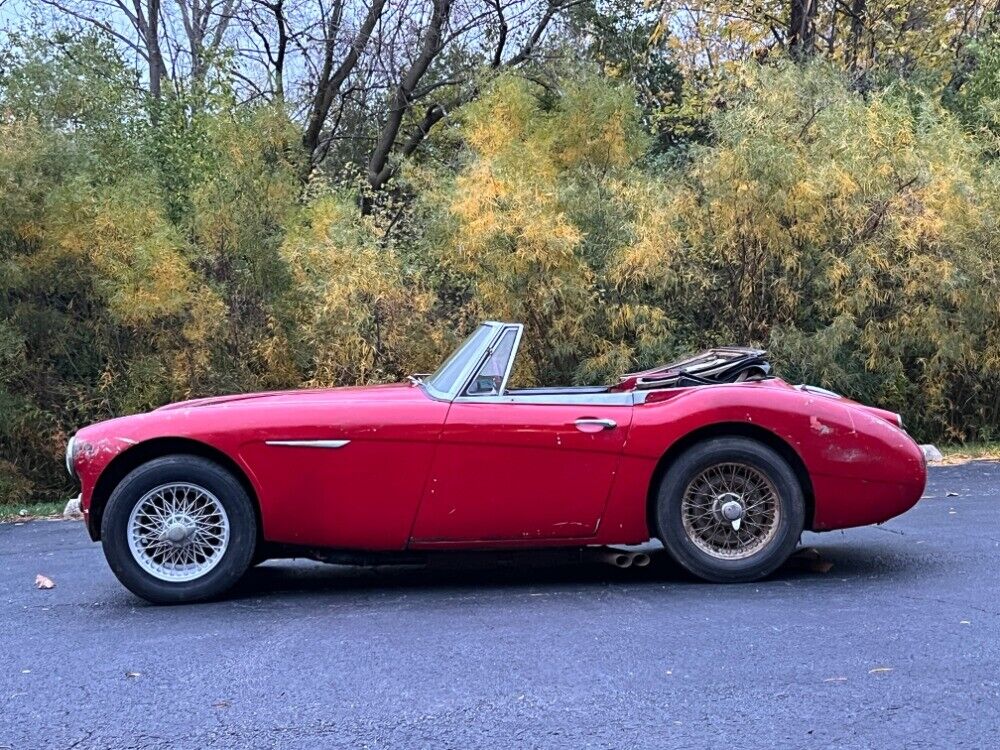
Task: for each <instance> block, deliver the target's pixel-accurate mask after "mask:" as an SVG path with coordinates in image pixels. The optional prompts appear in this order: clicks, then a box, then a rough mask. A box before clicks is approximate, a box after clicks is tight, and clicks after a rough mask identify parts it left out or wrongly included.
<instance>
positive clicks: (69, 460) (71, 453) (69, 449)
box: [66, 435, 76, 479]
mask: <svg viewBox="0 0 1000 750" xmlns="http://www.w3.org/2000/svg"><path fill="white" fill-rule="evenodd" d="M75 458H76V435H74V436H73V437H71V438H70V439H69V442H68V443H66V471H68V472H69V475H70V476H71V477H73V478H74V479H76V467H75V466H74V459H75Z"/></svg>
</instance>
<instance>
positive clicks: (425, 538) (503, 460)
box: [411, 328, 632, 546]
mask: <svg viewBox="0 0 1000 750" xmlns="http://www.w3.org/2000/svg"><path fill="white" fill-rule="evenodd" d="M508 337H512V338H513V341H511V340H510V338H508ZM519 337H520V329H519V328H517V329H514V328H511V329H510V331H509V332H507V331H505V332H504V334H503V336H502V337H501V338H500V339H499V342H498V344H497V346H496V347H495V349H494V351H492V352H491V356H490V357H489V358H488V359H487V361H486V362H485V364H484V365H483V367H482V368H480V370H479V371H478V372H477V373H476V375H474V376H473V378H472V379H471V380H470V385H469V386H468V387H467V388H466V389H465V391H463V392H462V394H461V395H459V396H458V397H457V398H456V399H455V400H454V402H453V403H452V405H451V408H450V410H449V411H448V416H447V418H446V420H445V425H444V429H443V431H442V434H441V438H440V442H439V445H438V449H437V451H436V453H435V458H434V462H433V465H432V469H431V474H430V477H429V480H428V485H427V487H426V489H425V491H424V495H423V499H422V501H421V505H420V510H419V512H418V514H417V519H416V522H415V524H414V528H413V533H412V538H411V544H412V545H414V546H421V545H429V544H454V543H463V542H466V543H467V542H477V541H495V542H519V543H525V544H530V543H533V542H534V543H537V542H538V541H539V540H566V539H586V538H589V537H592V536H594V535H595V534H596V533H597V528H598V524H599V523H600V519H601V514H602V512H603V510H604V506H605V502H606V500H607V497H608V494H609V492H610V489H611V484H612V482H613V480H614V476H615V472H616V469H617V467H618V462H619V459H620V456H621V453H622V450H623V448H624V445H625V438H626V436H627V435H628V430H629V426H630V424H631V418H632V406H631V399H630V397H629V395H628V394H603V393H598V394H577V393H567V394H559V393H539V394H535V395H507V394H505V391H504V386H505V384H506V379H507V377H508V376H509V372H510V365H511V363H512V360H513V356H514V353H515V351H516V343H517V339H518V338H519ZM508 343H510V346H508ZM505 353H507V359H504V358H503V356H502V355H504V354H505Z"/></svg>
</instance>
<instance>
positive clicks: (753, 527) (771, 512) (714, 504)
mask: <svg viewBox="0 0 1000 750" xmlns="http://www.w3.org/2000/svg"><path fill="white" fill-rule="evenodd" d="M681 516H682V518H683V522H684V532H685V533H686V534H687V536H688V538H689V539H690V540H691V541H692V542H693V543H694V544H695V545H696V546H697V547H698V548H699V549H700V550H702V551H703V552H705V553H707V554H708V555H711V556H712V557H714V558H717V559H721V560H743V559H745V558H748V557H750V556H752V555H754V554H756V553H758V552H760V551H761V550H762V549H764V548H765V547H766V546H767V545H768V544H769V543H770V542H771V540H772V539H774V537H775V536H776V534H777V532H778V525H779V521H780V518H781V503H780V499H779V496H778V491H777V490H776V489H775V487H774V484H773V483H772V482H771V480H770V479H768V477H767V476H766V475H765V474H764V473H763V472H761V471H760V470H758V469H756V468H754V467H753V466H750V465H749V464H746V463H737V462H727V463H718V464H714V465H712V466H709V467H708V468H707V469H704V470H703V471H701V472H700V473H699V474H697V475H696V476H695V477H694V478H693V479H692V480H691V481H690V482H689V483H688V485H687V487H686V488H685V490H684V494H683V497H682V499H681Z"/></svg>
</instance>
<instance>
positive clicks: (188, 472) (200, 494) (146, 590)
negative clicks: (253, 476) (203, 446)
mask: <svg viewBox="0 0 1000 750" xmlns="http://www.w3.org/2000/svg"><path fill="white" fill-rule="evenodd" d="M101 540H102V545H103V547H104V556H105V557H106V558H107V561H108V564H109V565H110V566H111V570H112V572H114V574H115V575H116V576H117V577H118V580H119V581H121V582H122V584H123V585H124V586H125V587H126V588H128V589H129V590H130V591H131V592H132V593H134V594H136V595H137V596H140V597H142V598H143V599H146V600H147V601H149V602H152V603H154V604H177V603H182V602H197V601H204V600H207V599H213V598H216V597H218V596H220V595H221V594H223V593H225V592H226V591H227V590H229V589H230V588H231V587H232V586H233V585H234V584H235V583H236V582H237V581H238V580H239V579H240V578H241V577H242V576H243V574H244V573H245V572H246V570H247V568H248V567H249V566H250V561H251V560H252V559H253V555H254V549H255V547H256V541H257V520H256V516H255V514H254V509H253V504H252V501H251V500H250V498H249V496H248V495H247V493H246V490H245V489H244V488H243V486H242V485H241V484H240V483H239V481H237V480H236V478H235V477H234V476H233V475H232V474H230V473H229V472H228V471H226V470H225V469H223V468H222V467H220V466H219V465H218V464H216V463H214V462H212V461H209V460H207V459H204V458H201V457H199V456H187V455H176V456H165V457H163V458H157V459H154V460H152V461H150V462H148V463H145V464H143V465H142V466H140V467H138V468H137V469H135V470H133V471H132V472H131V473H130V474H128V475H127V476H126V477H125V478H124V479H123V480H122V481H121V482H120V483H119V485H118V486H117V487H116V488H115V489H114V491H113V492H112V493H111V497H110V498H109V500H108V505H107V508H106V509H105V511H104V516H103V519H102V522H101Z"/></svg>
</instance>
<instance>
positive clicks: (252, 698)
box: [0, 462, 1000, 750]
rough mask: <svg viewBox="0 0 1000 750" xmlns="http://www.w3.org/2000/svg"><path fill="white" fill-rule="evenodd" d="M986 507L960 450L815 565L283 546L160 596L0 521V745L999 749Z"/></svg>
mask: <svg viewBox="0 0 1000 750" xmlns="http://www.w3.org/2000/svg"><path fill="white" fill-rule="evenodd" d="M951 493H956V494H954V495H952V494H951ZM998 519H1000V464H998V463H984V462H976V463H969V464H965V465H961V466H952V467H943V468H934V469H932V470H931V478H930V483H929V486H928V490H927V493H926V495H925V498H924V499H923V500H922V501H921V502H920V503H919V504H918V505H917V507H916V508H915V509H913V510H912V511H910V512H909V513H907V514H905V515H904V516H902V517H900V518H898V519H895V520H893V521H890V522H889V523H887V524H885V525H884V526H881V527H877V528H865V529H857V530H851V531H847V532H835V533H830V534H823V535H815V534H807V535H806V537H805V538H804V539H803V542H804V544H805V546H807V547H813V548H816V549H817V550H818V551H819V553H820V555H821V561H823V562H827V563H832V567H831V568H829V570H827V571H826V572H823V571H824V570H825V569H826V567H827V566H826V565H823V564H819V563H818V562H817V561H816V560H815V559H814V558H812V557H811V556H808V555H805V556H800V557H798V558H796V559H794V560H793V561H791V562H790V563H789V564H788V565H786V566H785V567H784V568H783V569H782V570H781V571H780V572H779V573H778V574H777V575H775V576H774V577H772V578H771V579H769V580H767V581H765V582H762V583H759V584H752V585H733V586H714V585H707V584H702V583H699V582H696V581H693V580H691V579H690V578H687V577H685V576H684V575H682V574H681V573H680V572H678V571H677V570H675V569H674V568H672V567H671V566H669V565H667V564H664V563H659V564H656V565H654V566H651V567H650V568H647V569H644V570H634V569H633V570H626V571H618V570H615V569H611V568H606V567H601V566H595V565H592V564H574V565H563V566H556V567H547V568H541V567H536V566H533V565H530V564H528V563H527V562H524V563H523V564H519V565H516V566H514V567H505V568H501V569H489V568H487V569H483V570H474V569H469V568H467V567H465V566H458V567H455V568H452V569H445V570H441V569H435V570H423V569H393V570H390V569H384V568H383V569H379V570H375V571H372V570H359V569H352V568H345V567H334V566H323V565H318V564H313V563H308V562H301V561H298V562H296V561H283V562H271V563H267V564H265V565H263V566H261V567H260V568H257V569H255V570H253V571H251V572H250V574H249V575H248V577H247V579H246V580H245V582H244V583H243V584H242V585H241V586H240V588H239V590H238V591H237V592H236V594H235V595H234V596H233V597H232V598H230V599H228V600H226V601H222V602H217V603H212V604H202V605H190V606H181V607H153V606H149V605H146V604H144V603H143V602H141V601H140V600H138V599H136V598H134V597H133V596H132V595H131V594H129V593H128V592H127V591H126V590H125V589H123V588H122V587H121V586H120V585H119V584H118V583H117V581H116V580H115V579H114V577H113V576H112V574H111V572H110V571H109V570H108V568H107V566H106V564H105V562H104V558H103V556H102V554H101V550H100V547H99V545H95V544H91V543H90V541H89V540H88V538H87V536H86V533H85V531H84V529H83V528H82V526H81V525H80V524H79V523H74V522H45V521H39V522H31V523H26V524H22V525H10V524H7V525H0V748H2V749H3V750H6V749H7V748H10V749H12V750H13V749H15V748H16V749H17V750H22V749H31V748H45V749H46V750H47V749H49V748H54V749H57V750H58V749H61V748H65V749H67V750H68V749H69V748H74V749H77V750H82V749H86V748H157V749H163V750H166V749H168V748H169V749H171V750H172V749H174V748H185V749H186V748H192V749H197V750H201V749H203V748H283V749H284V748H289V749H290V748H340V747H345V748H347V747H349V748H423V747H435V748H437V747H452V748H468V747H497V748H534V747H538V748H587V747H594V748H625V747H629V748H664V747H670V748H728V747H741V748H744V747H751V748H752V747H779V748H785V747H787V748H812V747H817V748H820V747H821V748H827V747H838V748H848V747H850V748H854V747H857V748H871V747H890V748H891V747H907V748H925V747H927V748H930V747H935V748H936V747H946V748H959V747H968V748H985V747H996V741H997V740H996V737H997V733H998V731H1000V596H998V594H1000V584H998V575H1000V523H998ZM39 573H41V574H44V575H46V576H48V577H49V578H51V579H52V580H53V581H54V582H55V584H56V587H55V588H54V589H51V590H48V591H44V590H38V589H36V588H35V587H34V580H35V576H36V575H37V574H39Z"/></svg>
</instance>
